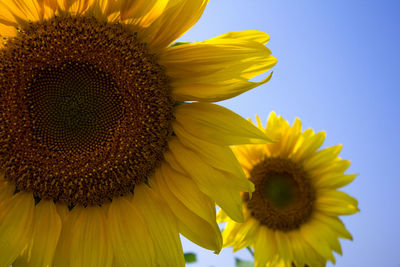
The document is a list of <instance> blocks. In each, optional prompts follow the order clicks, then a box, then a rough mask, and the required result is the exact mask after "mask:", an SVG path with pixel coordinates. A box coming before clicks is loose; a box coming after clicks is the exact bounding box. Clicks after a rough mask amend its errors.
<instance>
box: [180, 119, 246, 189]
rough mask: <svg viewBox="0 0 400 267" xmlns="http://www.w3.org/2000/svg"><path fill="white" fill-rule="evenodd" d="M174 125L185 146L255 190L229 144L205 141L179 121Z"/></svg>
mask: <svg viewBox="0 0 400 267" xmlns="http://www.w3.org/2000/svg"><path fill="white" fill-rule="evenodd" d="M172 126H173V129H174V133H175V134H176V135H177V136H178V138H179V140H180V141H181V143H182V144H183V145H184V146H186V147H187V148H189V149H190V150H193V151H196V152H197V153H198V154H199V155H201V158H202V159H203V160H204V161H205V162H207V163H208V164H210V165H211V166H212V167H214V168H216V169H219V170H222V171H226V172H229V173H231V174H232V175H234V176H235V177H237V179H236V180H237V182H242V183H243V187H244V188H245V187H248V189H247V190H246V191H251V192H252V191H254V185H253V184H252V183H251V182H249V181H248V180H247V178H246V176H245V175H244V172H243V169H242V167H241V166H240V164H239V162H238V161H237V159H236V157H235V155H234V154H233V152H232V150H231V149H230V148H229V147H228V146H219V145H215V144H212V143H210V142H206V141H203V140H201V139H199V138H197V137H195V136H194V135H192V134H190V133H188V132H186V131H185V130H184V129H183V127H182V126H181V125H180V124H178V123H173V124H172Z"/></svg>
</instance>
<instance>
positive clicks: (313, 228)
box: [300, 222, 335, 262]
mask: <svg viewBox="0 0 400 267" xmlns="http://www.w3.org/2000/svg"><path fill="white" fill-rule="evenodd" d="M322 231H323V230H322V229H321V228H318V225H317V224H315V223H312V222H309V223H306V224H303V225H302V226H301V227H300V232H301V235H302V236H303V239H304V240H305V241H306V242H307V243H308V245H310V246H311V247H312V248H313V249H314V250H315V251H317V252H318V253H319V254H320V255H321V256H322V257H323V258H325V259H327V260H331V261H332V262H335V257H334V256H333V254H332V251H331V249H330V247H329V246H328V245H327V243H326V242H327V241H326V239H325V238H324V236H323V235H321V232H322Z"/></svg>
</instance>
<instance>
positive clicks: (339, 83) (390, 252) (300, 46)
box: [181, 0, 400, 267]
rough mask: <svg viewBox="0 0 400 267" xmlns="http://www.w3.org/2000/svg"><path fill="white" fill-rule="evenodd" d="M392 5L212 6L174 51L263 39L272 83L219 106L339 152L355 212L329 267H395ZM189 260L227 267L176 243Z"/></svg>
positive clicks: (232, 1)
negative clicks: (296, 130) (312, 136)
mask: <svg viewBox="0 0 400 267" xmlns="http://www.w3.org/2000/svg"><path fill="white" fill-rule="evenodd" d="M399 11H400V2H399V1H394V0H393V1H389V0H386V1H370V0H364V1H363V0H351V1H348V0H346V1H345V0H247V1H243V0H211V1H210V4H209V6H208V7H207V9H206V11H205V13H204V15H203V17H202V18H201V20H200V21H199V23H198V24H197V25H196V26H195V27H193V28H192V29H191V30H190V31H189V32H188V33H187V34H186V35H184V36H183V37H182V38H181V40H182V41H201V40H204V39H207V38H210V37H214V36H217V35H219V34H223V33H225V32H229V31H235V30H246V29H257V30H262V31H265V32H267V33H269V34H270V36H271V41H270V43H269V45H268V47H270V48H271V50H272V53H273V55H274V56H275V57H277V58H278V64H277V65H276V67H275V68H274V77H273V78H272V80H271V82H269V83H268V84H266V85H263V86H261V87H258V88H256V89H254V90H252V91H250V92H247V93H245V94H243V95H241V96H239V97H237V98H235V99H233V100H229V101H225V102H222V103H221V104H222V105H224V106H226V107H229V108H230V109H232V110H233V111H235V112H237V113H239V114H240V115H242V116H244V117H252V118H254V115H255V114H259V115H260V116H261V117H262V118H263V119H264V120H266V118H267V116H268V114H269V112H270V111H271V110H274V111H276V112H277V113H278V114H281V115H283V116H284V117H285V118H286V119H288V120H289V121H290V122H293V120H294V118H295V117H299V118H301V119H302V121H303V126H304V127H305V128H309V127H311V128H314V129H315V130H316V131H321V130H325V131H326V132H327V139H326V143H325V146H331V145H334V144H338V143H341V144H343V150H342V153H341V156H342V158H345V159H349V160H351V161H352V165H351V167H350V169H349V171H348V173H359V174H360V175H359V176H358V178H357V179H356V181H355V182H354V183H353V184H351V185H350V186H347V187H345V188H344V190H345V191H346V192H348V193H349V194H351V195H353V196H355V197H356V198H357V199H358V200H359V207H360V209H361V212H360V213H358V214H356V215H353V216H349V217H342V219H343V221H344V222H345V224H346V226H347V228H348V229H349V230H350V231H351V233H352V234H353V236H354V241H353V242H351V241H342V242H341V243H342V246H343V256H342V257H341V256H339V255H338V256H337V257H336V258H337V264H336V266H345V267H354V266H363V267H368V266H371V267H375V266H384V267H392V266H393V267H398V266H400V256H399V252H400V251H399V247H400V230H399V225H400V215H399V213H400V208H399V204H400V196H399V193H400V190H399V189H400V177H399V166H400V160H399V156H398V154H399V153H398V151H399V150H400V146H399V144H400V142H399V141H398V138H399V137H398V136H399V126H398V124H399V115H400V108H399V103H398V102H399V100H400V93H399V84H400V73H399V69H400V68H399V62H400V53H399V43H400V42H399V41H400V30H399V26H400V19H399V16H400V15H399V13H400V12H399ZM184 250H185V251H188V252H189V251H191V252H195V253H197V254H198V258H199V262H198V263H197V264H190V265H188V266H191V267H208V266H215V267H230V266H234V264H233V262H234V257H235V256H240V257H242V258H245V259H250V257H249V254H248V253H247V251H245V250H244V251H242V252H240V253H237V254H235V255H233V254H231V252H230V251H231V249H230V248H227V249H224V250H223V251H222V252H221V254H220V255H219V256H215V255H213V253H212V252H209V251H206V250H202V249H199V248H196V246H194V245H192V244H190V243H189V242H187V241H184Z"/></svg>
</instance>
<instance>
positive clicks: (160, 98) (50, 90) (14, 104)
mask: <svg viewBox="0 0 400 267" xmlns="http://www.w3.org/2000/svg"><path fill="white" fill-rule="evenodd" d="M0 87H1V88H2V91H1V93H0V112H1V114H2V116H1V117H0V169H2V170H3V171H4V173H5V177H6V179H7V180H9V181H12V182H14V183H15V185H16V187H17V189H18V190H23V191H28V192H32V193H33V195H34V196H35V197H36V198H38V199H42V198H43V199H52V200H54V201H61V202H64V203H67V204H72V205H76V204H80V205H84V206H86V205H101V204H102V203H104V202H106V201H109V200H110V199H112V198H113V197H116V196H121V195H125V194H128V193H131V192H133V190H134V186H135V185H138V184H141V183H144V182H146V181H147V179H148V178H149V177H150V176H151V175H152V172H153V171H154V169H155V168H156V167H157V166H158V165H159V164H160V162H161V161H162V159H163V153H164V151H165V149H166V147H167V139H168V138H169V137H170V136H171V134H172V127H171V121H172V120H173V114H172V112H173V105H174V102H173V100H172V97H171V96H170V92H169V85H168V79H167V76H166V74H165V71H164V69H163V67H162V66H160V65H159V64H158V63H157V62H156V58H155V56H154V55H152V54H150V53H149V52H148V50H147V48H146V45H145V44H144V43H143V42H141V41H140V40H138V38H137V37H136V35H135V34H133V33H131V32H129V31H128V30H127V29H125V28H124V27H123V26H122V25H119V24H111V23H102V22H99V21H97V20H96V19H94V18H85V17H54V18H52V19H50V20H47V21H43V22H36V23H30V24H29V25H27V26H25V27H23V28H22V29H20V31H19V33H18V35H17V36H16V37H14V38H11V39H9V40H7V42H6V44H5V47H4V49H2V50H0Z"/></svg>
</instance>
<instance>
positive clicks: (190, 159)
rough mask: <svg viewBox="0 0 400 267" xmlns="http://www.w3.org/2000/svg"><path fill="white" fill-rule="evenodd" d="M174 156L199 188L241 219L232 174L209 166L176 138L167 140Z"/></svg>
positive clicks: (238, 185)
mask: <svg viewBox="0 0 400 267" xmlns="http://www.w3.org/2000/svg"><path fill="white" fill-rule="evenodd" d="M169 148H170V151H171V152H172V154H173V156H174V158H175V159H176V160H177V162H179V164H180V165H181V166H182V168H183V169H184V170H185V171H186V172H187V173H188V174H189V175H190V176H191V177H192V179H193V180H194V181H195V182H196V184H197V185H198V187H199V189H200V190H201V191H202V192H203V193H205V194H206V195H207V196H209V197H210V198H211V199H213V200H214V201H215V202H216V203H217V204H218V205H219V206H220V207H221V208H222V209H224V210H225V212H226V213H227V214H228V215H229V216H230V217H231V218H232V219H233V220H235V221H243V214H242V198H241V196H240V194H239V192H240V189H239V188H238V187H240V184H236V183H235V179H231V177H232V176H229V175H225V174H224V173H222V172H221V171H218V170H216V169H214V168H212V167H210V166H209V165H208V164H207V163H205V162H204V161H203V160H202V159H201V158H200V157H199V156H198V155H197V154H196V153H195V152H193V151H191V150H189V149H187V148H186V147H184V146H183V145H182V144H181V143H180V142H179V141H178V140H177V139H173V140H171V141H170V142H169Z"/></svg>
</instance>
